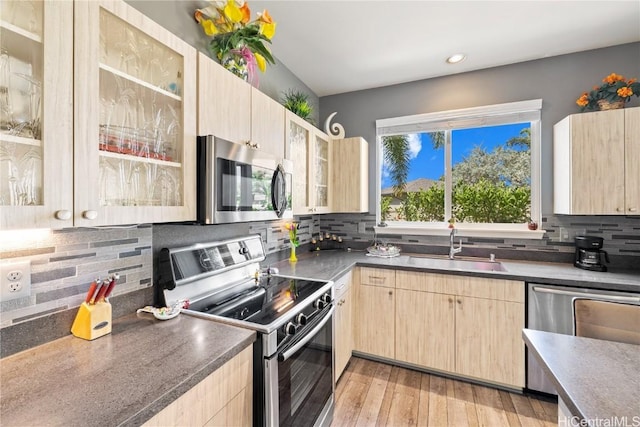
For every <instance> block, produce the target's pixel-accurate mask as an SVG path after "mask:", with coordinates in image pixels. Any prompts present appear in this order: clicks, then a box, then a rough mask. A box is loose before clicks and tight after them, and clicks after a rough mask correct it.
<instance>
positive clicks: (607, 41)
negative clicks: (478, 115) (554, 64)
mask: <svg viewBox="0 0 640 427" xmlns="http://www.w3.org/2000/svg"><path fill="white" fill-rule="evenodd" d="M249 5H250V7H251V8H252V9H253V12H252V14H253V15H255V12H258V11H259V10H261V9H263V8H266V9H268V10H269V13H270V14H271V16H272V17H273V19H274V21H276V22H277V30H276V35H275V37H274V38H273V46H272V51H273V53H274V54H275V56H276V57H277V59H278V60H279V61H281V62H282V63H283V64H284V65H286V66H287V68H289V69H290V70H291V71H292V72H293V73H294V74H295V75H296V76H298V77H299V78H300V79H301V80H302V81H303V82H304V83H306V84H307V85H308V86H309V87H310V88H311V90H313V91H314V92H315V93H316V94H317V95H318V96H325V95H333V94H337V93H344V92H351V91H355V90H361V89H367V88H373V87H380V86H387V85H391V84H396V83H402V82H408V81H415V80H421V79H426V78H432V77H437V76H443V75H448V74H454V73H461V72H465V71H471V70H478V69H482V68H489V67H495V66H499V65H505V64H512V63H516V62H522V61H528V60H533V59H539V58H545V57H549V56H555V55H562V54H566V53H571V52H579V51H583V50H589V49H595V48H601V47H606V46H613V45H618V44H624V43H630V42H634V41H640V1H638V0H630V1H611V0H602V1H561V0H556V1H456V0H449V1H427V0H422V1H400V0H387V1H364V0H341V1H336V0H298V1H291V0H289V1H272V0H250V1H249ZM458 52H462V53H465V54H466V55H467V59H466V60H465V61H464V62H462V63H459V64H454V65H450V64H447V63H445V59H446V58H447V57H448V56H449V55H451V54H454V53H458ZM612 71H615V70H612Z"/></svg>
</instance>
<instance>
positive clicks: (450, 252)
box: [449, 228, 462, 259]
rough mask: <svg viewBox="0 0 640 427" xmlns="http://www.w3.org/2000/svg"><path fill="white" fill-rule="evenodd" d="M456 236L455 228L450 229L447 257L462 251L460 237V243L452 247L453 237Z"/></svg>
mask: <svg viewBox="0 0 640 427" xmlns="http://www.w3.org/2000/svg"><path fill="white" fill-rule="evenodd" d="M455 237H456V229H455V228H452V229H451V234H450V235H449V259H453V257H454V255H455V254H457V253H460V252H462V239H460V245H459V246H458V247H457V248H456V247H454V241H453V240H454V239H455Z"/></svg>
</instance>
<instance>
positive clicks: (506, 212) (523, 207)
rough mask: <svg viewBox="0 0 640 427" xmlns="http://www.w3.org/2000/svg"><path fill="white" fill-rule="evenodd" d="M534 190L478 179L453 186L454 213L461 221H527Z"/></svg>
mask: <svg viewBox="0 0 640 427" xmlns="http://www.w3.org/2000/svg"><path fill="white" fill-rule="evenodd" d="M530 203H531V190H530V188H529V187H514V186H507V185H505V184H502V183H499V184H493V183H490V182H487V181H484V180H482V181H479V182H477V183H474V184H464V183H463V184H458V185H456V186H455V187H454V189H453V213H454V215H455V217H456V219H457V220H459V221H460V222H486V223H495V222H498V223H524V222H527V219H528V218H529V206H530Z"/></svg>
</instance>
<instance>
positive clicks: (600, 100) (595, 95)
mask: <svg viewBox="0 0 640 427" xmlns="http://www.w3.org/2000/svg"><path fill="white" fill-rule="evenodd" d="M633 95H635V96H640V83H638V82H637V81H636V79H629V80H625V78H624V76H621V75H620V74H616V73H611V74H609V75H608V76H607V77H605V78H604V79H602V84H601V85H600V86H594V87H593V90H592V91H591V92H584V93H583V94H582V95H581V96H580V98H578V99H577V100H576V104H578V106H579V107H580V111H604V110H614V109H617V108H623V107H624V104H625V103H626V102H629V100H630V99H631V96H633Z"/></svg>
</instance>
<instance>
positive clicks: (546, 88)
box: [320, 43, 640, 214]
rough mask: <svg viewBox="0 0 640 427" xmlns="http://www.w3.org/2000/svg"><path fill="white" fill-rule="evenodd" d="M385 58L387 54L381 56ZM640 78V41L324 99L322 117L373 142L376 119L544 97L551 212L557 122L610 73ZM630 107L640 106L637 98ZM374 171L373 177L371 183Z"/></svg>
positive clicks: (546, 203)
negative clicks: (332, 114) (582, 95)
mask: <svg viewBox="0 0 640 427" xmlns="http://www.w3.org/2000/svg"><path fill="white" fill-rule="evenodd" d="M380 61H384V58H380ZM612 72H616V73H617V74H622V75H624V76H625V77H627V78H631V77H637V78H640V43H631V44H626V45H620V46H614V47H610V48H605V49H597V50H592V51H587V52H581V53H575V54H570V55H562V56H557V57H552V58H546V59H540V60H536V61H529V62H523V63H519V64H513V65H506V66H502V67H496V68H490V69H485V70H479V71H472V72H468V73H462V74H456V75H451V76H446V77H439V78H433V79H427V80H421V81H416V82H411V83H404V84H399V85H394V86H387V87H382V88H376V89H369V90H363V91H358V92H351V93H345V94H340V95H332V96H326V97H322V98H320V117H321V119H322V120H324V119H325V118H326V117H327V116H328V115H329V114H331V113H332V112H334V111H337V112H338V116H337V117H336V120H337V121H338V122H340V123H341V124H342V125H343V126H344V127H345V130H346V133H347V136H363V137H364V138H365V139H367V141H369V143H370V144H373V143H375V140H376V139H375V136H376V133H375V132H376V129H375V121H376V120H377V119H384V118H389V117H398V116H406V115H412V114H420V113H430V112H435V111H444V110H451V109H458V108H466V107H476V106H481V105H490V104H500V103H504V102H515V101H523V100H528V99H537V98H541V99H542V213H543V214H550V213H552V212H553V177H552V170H553V163H552V162H553V158H552V151H553V149H552V143H553V138H552V131H553V125H554V124H555V123H556V122H558V121H560V120H561V119H562V118H564V117H565V116H567V115H569V114H573V113H577V112H578V111H579V110H578V107H577V105H576V104H575V100H576V99H577V98H578V97H579V96H580V94H582V92H585V91H588V90H590V89H591V88H592V87H593V86H594V85H597V84H599V83H600V82H601V80H602V78H603V77H605V76H607V75H608V74H610V73H612ZM628 105H629V106H635V105H639V99H638V98H637V97H633V98H632V100H631V102H630V103H629V104H628ZM376 165H377V163H376V150H374V149H371V150H370V155H369V170H370V171H371V172H370V173H372V174H373V173H375V171H376ZM374 176H375V175H371V182H375V180H374V179H373V177H374ZM369 200H370V212H375V203H376V201H375V188H374V186H373V185H371V187H370V190H369Z"/></svg>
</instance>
